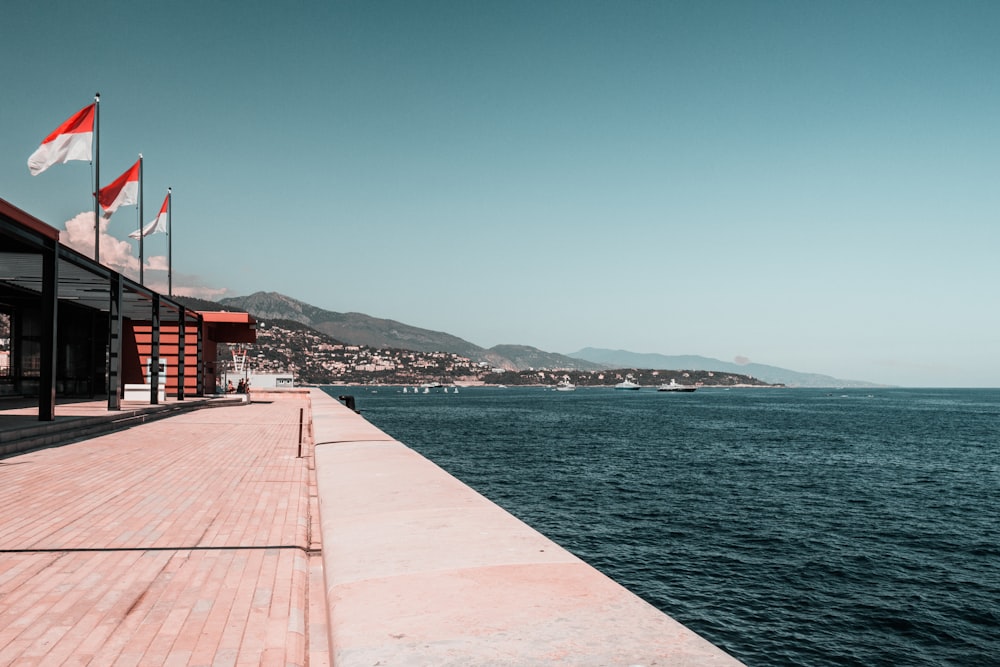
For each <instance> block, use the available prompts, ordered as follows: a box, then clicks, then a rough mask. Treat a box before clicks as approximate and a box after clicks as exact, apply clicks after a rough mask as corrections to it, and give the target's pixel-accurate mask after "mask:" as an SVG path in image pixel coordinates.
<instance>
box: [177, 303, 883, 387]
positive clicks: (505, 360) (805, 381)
mask: <svg viewBox="0 0 1000 667" xmlns="http://www.w3.org/2000/svg"><path fill="white" fill-rule="evenodd" d="M177 300H178V301H180V302H181V303H184V304H185V305H187V306H188V307H190V308H195V309H197V310H234V311H241V312H248V313H250V314H252V315H253V316H254V317H256V318H257V319H258V320H259V321H262V322H268V321H278V320H286V321H290V322H299V323H301V324H303V325H305V326H308V327H310V328H312V329H314V330H316V331H317V332H319V333H322V334H325V335H326V336H329V337H330V338H332V339H334V340H337V341H340V342H343V343H345V344H348V345H363V346H368V347H371V348H393V349H401V350H413V351H416V352H446V353H451V354H457V355H460V356H462V357H465V358H467V359H471V360H473V361H476V362H486V363H488V364H489V365H490V366H492V367H494V368H502V369H505V370H507V371H526V370H529V369H536V370H541V369H546V370H566V371H593V370H603V369H615V368H634V369H650V370H691V371H716V372H720V373H729V374H734V375H749V376H752V377H754V378H757V379H758V380H761V381H763V382H766V383H770V384H783V385H786V386H789V387H876V386H879V385H876V384H872V383H870V382H861V381H856V380H842V379H838V378H834V377H830V376H828V375H820V374H817V373H801V372H798V371H791V370H788V369H785V368H778V367H777V366H767V365H764V364H745V365H740V364H735V363H732V362H726V361H720V360H719V359H712V358H710V357H702V356H696V355H675V356H670V355H663V354H655V353H637V352H628V351H626V350H608V349H600V348H592V347H588V348H584V349H582V350H580V351H579V352H574V353H572V354H568V355H563V354H557V353H554V352H545V351H543V350H539V349H538V348H535V347H531V346H528V345H497V346H495V347H492V348H490V349H485V348H482V347H480V346H478V345H475V344H474V343H470V342H469V341H467V340H463V339H462V338H459V337H458V336H453V335H451V334H448V333H444V332H442V331H432V330H430V329H421V328H419V327H414V326H410V325H408V324H403V323H402V322H397V321H396V320H388V319H383V318H378V317H372V316H370V315H365V314H363V313H337V312H334V311H330V310H324V309H322V308H317V307H316V306H312V305H309V304H307V303H304V302H302V301H299V300H297V299H293V298H291V297H288V296H285V295H283V294H278V293H277V292H256V293H254V294H251V295H250V296H242V297H228V298H225V299H222V300H220V301H219V302H218V303H215V302H212V301H202V300H199V299H190V298H186V297H181V298H177Z"/></svg>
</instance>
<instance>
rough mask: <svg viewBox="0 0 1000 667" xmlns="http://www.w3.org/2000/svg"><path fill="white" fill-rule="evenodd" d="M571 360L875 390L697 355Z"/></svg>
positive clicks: (592, 351)
mask: <svg viewBox="0 0 1000 667" xmlns="http://www.w3.org/2000/svg"><path fill="white" fill-rule="evenodd" d="M567 356H569V357H572V358H574V359H584V360H586V361H592V362H594V363H598V364H605V365H607V366H611V367H615V368H620V367H633V368H652V369H663V370H676V369H685V370H699V371H718V372H724V373H740V374H743V375H750V376H752V377H755V378H757V379H758V380H763V381H764V382H768V383H771V384H783V385H786V386H788V387H876V386H878V385H876V384H873V383H871V382H861V381H858V380H840V379H838V378H834V377H830V376H829V375H820V374H818V373H800V372H798V371H790V370H788V369H785V368H778V367H777V366H767V365H765V364H743V365H741V364H735V363H732V362H728V361H720V360H719V359H712V358H711V357H701V356H697V355H665V354H656V353H642V352H628V351H627V350H608V349H601V348H594V347H585V348H583V349H582V350H580V351H578V352H573V353H571V354H569V355H567Z"/></svg>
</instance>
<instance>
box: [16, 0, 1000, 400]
mask: <svg viewBox="0 0 1000 667" xmlns="http://www.w3.org/2000/svg"><path fill="white" fill-rule="evenodd" d="M3 25H4V39H3V40H2V41H0V62H2V63H3V65H2V68H0V73H2V74H0V81H2V82H3V89H4V96H3V97H4V99H3V102H2V103H0V119H2V123H0V197H2V198H3V199H6V200H7V201H9V202H10V203H12V204H14V205H15V206H18V207H20V208H22V209H24V210H26V211H27V212H29V213H31V214H32V215H34V216H36V217H37V218H39V219H41V220H43V221H44V222H47V223H48V224H50V225H52V226H53V227H56V228H58V229H62V230H67V231H66V234H64V235H63V239H64V241H65V242H69V241H70V237H72V236H73V233H72V230H73V229H74V228H78V227H80V226H81V224H80V223H81V221H82V222H83V223H86V222H89V221H90V220H92V215H93V213H92V211H93V200H92V197H91V195H90V193H91V190H92V183H91V180H92V178H93V172H92V166H91V165H90V164H89V163H87V162H82V161H77V162H69V163H66V164H62V165H56V166H53V167H51V168H50V169H48V170H47V171H45V172H44V173H42V174H40V175H38V176H31V175H29V173H28V169H27V165H26V161H27V158H28V156H29V155H30V154H31V153H32V152H33V151H34V150H35V149H36V148H37V147H38V145H39V144H40V143H41V141H42V139H44V138H45V136H46V135H48V134H49V133H50V132H51V131H52V130H54V129H55V128H56V127H57V126H58V125H59V124H60V123H62V122H63V121H64V120H65V119H66V118H68V117H69V116H70V115H71V114H73V113H74V112H76V111H77V110H79V109H80V108H82V107H84V106H86V105H88V104H90V102H91V101H92V100H93V97H94V94H95V93H97V92H100V94H101V105H100V109H101V110H100V156H101V160H100V176H101V181H102V185H107V183H109V182H110V181H111V180H112V179H113V178H114V177H116V176H117V175H119V174H120V173H122V172H123V171H125V170H126V169H127V168H128V167H129V166H130V165H131V164H132V163H134V162H135V160H136V159H137V156H138V154H139V153H142V155H143V194H144V197H143V199H144V202H143V217H144V222H149V221H151V220H153V219H154V218H155V216H156V213H157V211H158V210H159V206H160V203H161V202H162V201H163V197H164V196H165V193H166V189H167V187H171V188H172V190H173V216H172V224H173V230H172V253H171V264H172V268H173V284H174V291H175V294H191V295H197V296H202V297H205V298H221V297H225V296H242V295H248V294H251V293H253V292H257V291H274V292H280V293H282V294H285V295H287V296H290V297H293V298H296V299H299V300H301V301H304V302H306V303H309V304H312V305H314V306H318V307H321V308H325V309H327V310H332V311H337V312H362V313H366V314H368V315H372V316H375V317H383V318H389V319H393V320H398V321H400V322H404V323H406V324H409V325H413V326H418V327H423V328H427V329H433V330H436V331H445V332H448V333H450V334H453V335H456V336H459V337H461V338H464V339H466V340H468V341H470V342H473V343H475V344H477V345H481V346H484V347H491V346H493V345H497V344H522V345H531V346H534V347H538V348H541V349H543V350H546V351H550V352H560V353H571V352H575V351H577V350H579V349H581V348H583V347H588V346H589V347H600V348H612V349H624V350H630V351H633V352H658V353H661V354H678V355H680V354H698V355H703V356H707V357H714V358H717V359H722V360H725V361H733V360H736V359H740V360H743V361H750V362H755V363H762V364H770V365H774V366H780V367H782V368H787V369H791V370H796V371H801V372H811V373H822V374H826V375H831V376H834V377H837V378H841V379H851V380H867V381H870V382H877V383H883V384H889V385H899V386H912V387H923V386H932V387H997V386H1000V354H998V351H1000V350H998V343H1000V308H997V291H998V287H1000V261H998V259H997V257H996V255H997V253H998V251H1000V224H998V223H1000V39H997V35H998V34H1000V3H997V2H994V1H992V0H988V1H984V2H977V1H972V0H956V1H954V2H925V1H921V0H907V1H899V2H891V1H885V2H870V1H864V2H855V1H852V0H838V1H829V2H827V1H824V0H817V1H814V2H799V1H788V2H785V1H782V0H774V1H753V0H739V1H728V0H716V1H712V0H707V1H703V2H702V1H699V2H695V1H688V2H673V1H668V0H660V1H655V2H654V1H647V0H621V1H614V2H612V1H593V0H572V1H562V0H552V1H543V2H538V1H530V2H525V1H521V0H503V1H501V0H493V1H490V2H486V1H480V0H455V1H453V2H419V1H414V0H411V1H405V2H404V1H401V2H395V1H392V2H389V1H386V2H380V1H377V0H376V1H360V0H359V1H357V2H340V1H332V0H326V1H316V2H313V1H307V0H301V1H290V2H285V3H277V2H259V1H256V0H247V1H245V2H241V3H211V2H208V3H206V2H201V1H198V2H186V1H185V2H171V1H169V0H167V1H163V2H157V3H126V2H109V1H101V0H98V1H96V2H90V3H54V2H21V3H14V5H13V6H11V7H7V8H5V9H4V16H3ZM81 214H82V215H83V217H82V218H81V217H79V216H81ZM86 216H91V217H90V218H87V217H86ZM139 222H140V221H139V217H138V210H137V207H135V206H131V207H127V208H122V209H120V210H119V211H118V212H116V213H115V214H114V216H112V218H111V219H110V221H109V222H108V224H107V227H106V230H105V231H106V233H107V235H108V236H109V238H108V240H107V243H109V244H113V245H109V247H108V248H105V247H104V246H103V245H102V260H104V259H105V257H107V261H108V262H111V261H112V259H113V256H114V255H116V254H119V255H120V254H124V255H128V257H124V258H119V259H121V261H122V266H123V267H125V268H126V270H127V271H129V272H134V271H136V267H137V266H138V264H137V258H138V248H137V247H136V244H135V243H133V242H130V241H129V240H128V237H127V235H128V233H129V232H131V231H134V230H135V229H136V228H137V227H138V225H139ZM67 223H69V224H67ZM87 226H88V225H87V224H83V225H82V227H83V228H84V229H86V228H87ZM84 236H87V235H86V234H84ZM91 239H92V236H91ZM90 244H91V247H92V240H91V241H90ZM166 248H167V242H166V236H165V235H163V234H159V235H155V236H151V237H147V239H146V242H145V248H144V250H145V252H144V255H145V259H147V260H150V261H151V265H150V267H149V269H147V272H146V278H147V280H146V282H147V284H149V285H150V286H152V287H154V288H155V287H157V286H159V285H162V284H163V272H162V271H158V270H157V267H161V268H162V266H163V264H164V259H163V258H164V255H166V252H167V250H166ZM133 275H134V274H133Z"/></svg>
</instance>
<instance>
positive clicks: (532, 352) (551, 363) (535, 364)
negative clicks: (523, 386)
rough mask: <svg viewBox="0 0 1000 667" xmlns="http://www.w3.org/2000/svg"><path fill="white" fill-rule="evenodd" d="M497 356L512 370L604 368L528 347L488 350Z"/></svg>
mask: <svg viewBox="0 0 1000 667" xmlns="http://www.w3.org/2000/svg"><path fill="white" fill-rule="evenodd" d="M490 351H491V352H494V353H496V354H497V356H500V357H503V358H505V359H509V360H510V361H511V362H512V363H513V365H514V368H513V370H520V371H524V370H528V369H532V368H546V369H550V370H570V371H598V370H602V369H604V368H606V366H604V365H603V364H595V363H593V362H590V361H586V360H584V359H574V358H573V357H567V356H566V355H564V354H556V353H555V352H545V351H543V350H539V349H538V348H537V347H531V346H529V345H496V346H494V347H491V348H490Z"/></svg>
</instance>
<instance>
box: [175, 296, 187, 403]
mask: <svg viewBox="0 0 1000 667" xmlns="http://www.w3.org/2000/svg"><path fill="white" fill-rule="evenodd" d="M185 334H187V311H186V310H184V309H181V311H180V312H179V313H178V315H177V400H178V401H183V400H184V369H185V366H187V364H186V363H184V361H185V352H184V344H185V343H186V341H185V340H184V337H185Z"/></svg>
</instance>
